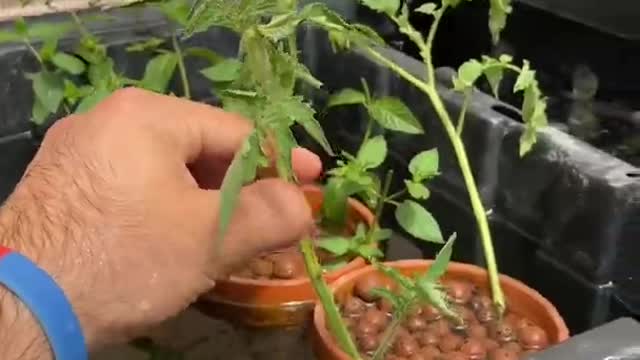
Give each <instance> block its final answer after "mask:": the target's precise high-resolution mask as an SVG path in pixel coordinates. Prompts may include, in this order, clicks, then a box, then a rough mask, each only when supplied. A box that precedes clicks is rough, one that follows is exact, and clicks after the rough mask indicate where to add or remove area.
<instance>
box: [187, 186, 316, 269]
mask: <svg viewBox="0 0 640 360" xmlns="http://www.w3.org/2000/svg"><path fill="white" fill-rule="evenodd" d="M207 192H208V193H209V194H211V195H212V196H202V194H200V196H198V198H199V199H200V200H199V201H198V202H199V204H200V210H199V211H197V212H193V213H195V214H209V217H208V219H206V220H205V221H207V222H208V224H209V226H207V228H208V231H207V234H206V236H205V238H206V239H207V240H206V241H208V244H207V246H204V248H206V249H209V250H210V251H211V253H212V254H213V252H214V251H216V250H220V253H219V254H213V256H212V257H211V258H212V259H213V260H212V261H213V262H214V264H212V265H211V269H210V273H209V274H210V275H211V276H212V278H214V276H220V275H221V274H225V273H227V272H229V271H230V270H231V269H232V268H233V267H235V266H237V265H238V264H240V263H243V262H247V261H248V260H249V259H250V258H252V257H254V256H256V255H258V254H260V253H262V252H265V251H270V250H275V249H278V248H283V247H287V246H291V245H292V244H294V243H296V242H297V241H300V240H301V239H302V238H303V237H304V236H305V235H308V234H309V233H310V231H311V229H312V226H313V216H312V213H311V208H310V207H309V205H308V203H307V201H306V198H305V196H304V193H303V191H302V189H301V188H300V187H298V186H296V185H294V184H290V183H287V182H285V181H283V180H280V179H265V180H259V181H257V182H255V183H253V184H251V185H248V186H245V187H244V188H243V189H242V190H241V191H240V195H239V197H238V200H237V203H236V206H235V209H234V212H233V217H232V219H231V224H230V225H229V227H228V230H227V232H226V234H225V237H224V239H223V240H222V241H223V243H222V247H221V248H220V249H215V247H214V244H216V242H217V241H218V239H217V237H218V221H219V213H220V205H221V203H220V201H221V197H220V192H219V191H207ZM212 197H213V198H214V199H212ZM206 198H208V201H203V199H206ZM212 204H214V206H215V211H214V212H212V211H211V209H212Z"/></svg>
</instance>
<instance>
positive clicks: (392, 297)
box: [369, 288, 400, 309]
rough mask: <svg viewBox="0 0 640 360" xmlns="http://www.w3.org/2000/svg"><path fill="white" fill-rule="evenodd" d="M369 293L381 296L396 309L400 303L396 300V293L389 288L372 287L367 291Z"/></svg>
mask: <svg viewBox="0 0 640 360" xmlns="http://www.w3.org/2000/svg"><path fill="white" fill-rule="evenodd" d="M369 294H371V295H372V296H374V297H377V298H382V299H385V300H387V301H389V302H390V303H391V304H392V305H393V308H394V309H397V308H398V307H399V305H400V304H399V301H398V295H396V294H394V293H393V292H392V291H390V290H389V289H385V288H373V289H371V290H370V291H369Z"/></svg>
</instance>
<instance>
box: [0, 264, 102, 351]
mask: <svg viewBox="0 0 640 360" xmlns="http://www.w3.org/2000/svg"><path fill="white" fill-rule="evenodd" d="M0 284H3V285H4V286H5V287H6V288H7V289H8V290H9V291H11V292H12V293H13V294H15V295H16V297H17V298H18V299H20V300H21V301H22V302H23V303H24V304H25V305H26V307H27V308H29V310H31V313H32V314H33V315H34V317H35V318H36V319H37V320H38V321H39V322H40V326H41V327H42V329H43V331H44V333H45V335H46V336H47V338H48V339H49V344H50V346H51V349H52V351H53V355H54V358H55V359H56V360H87V359H88V358H89V355H88V351H87V346H86V344H85V339H84V336H83V334H82V328H81V327H80V322H79V321H78V318H77V317H76V315H75V313H74V312H73V308H72V307H71V304H70V303H69V301H68V300H67V297H66V296H65V294H64V292H63V291H62V289H60V287H58V285H57V284H56V282H55V281H54V280H53V279H52V278H51V277H50V276H49V275H48V274H47V273H46V272H45V271H44V270H42V269H40V268H39V267H38V266H36V265H35V264H34V263H33V262H31V261H30V260H29V259H28V258H26V257H25V256H22V255H21V254H19V253H16V252H9V253H7V254H6V255H4V256H0Z"/></svg>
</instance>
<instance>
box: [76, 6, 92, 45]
mask: <svg viewBox="0 0 640 360" xmlns="http://www.w3.org/2000/svg"><path fill="white" fill-rule="evenodd" d="M71 17H72V18H73V21H74V22H75V23H76V25H77V26H78V30H79V31H80V34H82V37H87V38H90V37H93V36H92V35H91V33H90V32H89V30H87V28H86V27H85V26H84V23H83V22H82V19H80V17H79V16H78V14H76V12H75V11H71Z"/></svg>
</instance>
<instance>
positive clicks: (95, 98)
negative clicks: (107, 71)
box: [75, 88, 112, 114]
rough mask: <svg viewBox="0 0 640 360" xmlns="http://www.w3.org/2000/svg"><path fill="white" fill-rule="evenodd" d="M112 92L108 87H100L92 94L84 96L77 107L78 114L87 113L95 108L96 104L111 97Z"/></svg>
mask: <svg viewBox="0 0 640 360" xmlns="http://www.w3.org/2000/svg"><path fill="white" fill-rule="evenodd" d="M111 94H112V91H111V90H109V89H106V88H98V89H95V90H94V91H93V92H92V93H91V94H90V95H88V96H86V97H84V98H83V99H82V100H80V103H78V107H76V111H75V113H76V114H82V113H86V112H87V111H89V110H91V109H93V108H94V107H95V106H96V105H98V104H99V103H100V102H101V101H102V100H104V99H106V98H107V97H109V95H111Z"/></svg>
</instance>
